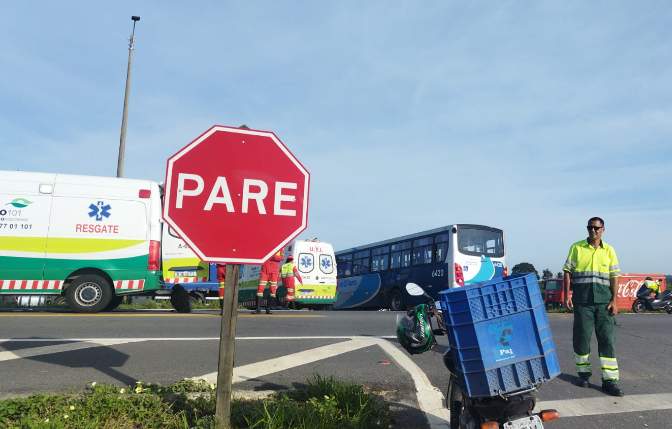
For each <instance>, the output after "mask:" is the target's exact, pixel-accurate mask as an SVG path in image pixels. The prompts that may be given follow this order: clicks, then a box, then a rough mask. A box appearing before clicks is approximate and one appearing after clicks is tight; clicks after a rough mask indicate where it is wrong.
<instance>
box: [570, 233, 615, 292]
mask: <svg viewBox="0 0 672 429" xmlns="http://www.w3.org/2000/svg"><path fill="white" fill-rule="evenodd" d="M562 269H563V270H564V271H565V272H568V273H570V274H571V277H572V282H571V285H572V290H573V295H572V301H573V302H574V303H575V304H587V305H590V304H606V303H608V302H609V301H611V299H612V293H611V284H610V279H611V278H612V277H618V275H619V273H620V272H621V269H620V268H619V266H618V257H617V256H616V251H615V250H614V248H613V247H611V246H610V245H608V244H607V243H605V242H604V241H602V242H601V243H600V245H599V246H598V247H597V248H595V247H593V246H592V245H591V244H590V243H589V242H588V240H587V239H586V240H581V241H577V242H576V243H574V244H572V246H571V247H570V248H569V254H568V255H567V260H566V261H565V265H564V267H563V268H562Z"/></svg>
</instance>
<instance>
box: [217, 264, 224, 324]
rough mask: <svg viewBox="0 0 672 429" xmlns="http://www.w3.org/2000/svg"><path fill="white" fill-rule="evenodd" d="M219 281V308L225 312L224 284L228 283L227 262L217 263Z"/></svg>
mask: <svg viewBox="0 0 672 429" xmlns="http://www.w3.org/2000/svg"><path fill="white" fill-rule="evenodd" d="M217 282H218V283H219V289H217V295H218V296H219V309H220V310H221V311H222V314H223V312H224V285H225V284H226V264H217Z"/></svg>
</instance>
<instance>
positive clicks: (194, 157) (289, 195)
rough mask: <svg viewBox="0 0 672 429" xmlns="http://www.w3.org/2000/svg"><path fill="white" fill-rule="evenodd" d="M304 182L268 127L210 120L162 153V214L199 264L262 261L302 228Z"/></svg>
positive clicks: (306, 180) (301, 170)
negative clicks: (185, 141) (176, 149)
mask: <svg viewBox="0 0 672 429" xmlns="http://www.w3.org/2000/svg"><path fill="white" fill-rule="evenodd" d="M309 180H310V174H309V173H308V171H307V170H306V169H305V167H304V166H303V165H301V163H300V162H299V161H298V160H297V159H296V158H295V157H294V155H292V153H291V152H290V151H289V150H288V149H287V148H286V147H285V145H284V144H282V142H281V141H280V139H279V138H278V137H277V136H276V135H275V134H273V133H272V132H269V131H257V130H249V129H240V128H232V127H225V126H219V125H215V126H213V127H212V128H210V129H209V130H207V131H206V132H204V133H203V134H202V135H200V136H199V137H198V138H196V139H195V140H194V141H192V142H191V143H190V144H188V145H187V146H185V147H184V148H183V149H182V150H180V151H179V152H177V153H176V154H175V155H173V156H171V157H170V158H168V165H167V168H166V182H165V183H166V185H165V186H166V188H165V198H164V207H163V218H164V219H165V221H166V222H167V223H168V224H169V225H170V226H171V227H173V229H175V231H176V232H177V233H178V234H179V235H180V237H182V239H183V240H184V241H186V242H187V244H188V245H189V247H191V249H192V250H193V251H194V252H195V253H196V254H197V255H198V256H199V257H200V258H201V259H202V260H204V261H207V262H230V263H249V264H255V263H262V262H264V261H265V260H267V259H268V258H269V257H270V256H271V255H273V254H274V253H275V252H277V251H278V250H280V249H281V248H283V247H284V246H285V245H286V244H287V243H288V242H289V241H290V240H292V239H293V238H294V237H296V236H297V235H298V234H299V233H300V232H301V231H303V230H304V229H306V227H307V226H308V222H307V219H308V188H309Z"/></svg>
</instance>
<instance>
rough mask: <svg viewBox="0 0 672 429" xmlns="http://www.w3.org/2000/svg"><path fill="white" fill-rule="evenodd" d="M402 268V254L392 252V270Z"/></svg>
mask: <svg viewBox="0 0 672 429" xmlns="http://www.w3.org/2000/svg"><path fill="white" fill-rule="evenodd" d="M399 267H401V252H392V256H391V257H390V269H393V270H394V269H397V268H399Z"/></svg>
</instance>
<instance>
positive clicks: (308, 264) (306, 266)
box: [298, 253, 315, 273]
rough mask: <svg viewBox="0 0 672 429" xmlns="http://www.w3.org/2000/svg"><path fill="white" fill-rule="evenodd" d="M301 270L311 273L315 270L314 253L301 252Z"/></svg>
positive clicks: (299, 263) (299, 264)
mask: <svg viewBox="0 0 672 429" xmlns="http://www.w3.org/2000/svg"><path fill="white" fill-rule="evenodd" d="M298 266H299V271H301V272H302V273H309V272H311V271H313V267H314V266H315V257H314V256H313V254H312V253H299V261H298Z"/></svg>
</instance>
